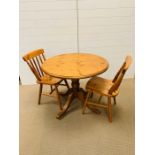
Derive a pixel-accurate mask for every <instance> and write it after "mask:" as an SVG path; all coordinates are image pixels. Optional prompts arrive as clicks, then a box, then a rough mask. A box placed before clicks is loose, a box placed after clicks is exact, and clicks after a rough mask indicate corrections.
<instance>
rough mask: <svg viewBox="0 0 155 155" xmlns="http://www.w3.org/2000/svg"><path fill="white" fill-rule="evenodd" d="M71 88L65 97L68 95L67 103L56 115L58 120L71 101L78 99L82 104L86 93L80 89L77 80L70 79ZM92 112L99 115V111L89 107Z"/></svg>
mask: <svg viewBox="0 0 155 155" xmlns="http://www.w3.org/2000/svg"><path fill="white" fill-rule="evenodd" d="M71 85H72V88H70V89H69V90H68V91H67V93H65V95H68V98H67V101H66V103H65V104H64V106H63V108H62V110H61V111H60V112H59V113H58V114H57V116H56V118H58V119H60V118H61V117H62V116H63V115H64V114H65V113H66V112H67V110H68V109H69V107H70V105H71V103H72V101H73V100H74V99H75V98H78V99H79V100H80V101H82V103H83V104H84V101H85V96H86V92H85V91H84V89H83V88H80V83H79V79H72V84H71ZM88 108H89V109H90V110H92V111H93V112H95V113H97V114H99V113H100V111H99V110H97V109H94V108H91V107H88Z"/></svg>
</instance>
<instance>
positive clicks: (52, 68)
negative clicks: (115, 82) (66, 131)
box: [42, 53, 109, 118]
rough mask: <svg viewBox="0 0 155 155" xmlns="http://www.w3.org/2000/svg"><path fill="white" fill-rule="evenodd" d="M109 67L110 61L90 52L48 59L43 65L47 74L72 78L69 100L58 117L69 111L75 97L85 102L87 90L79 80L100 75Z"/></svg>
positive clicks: (68, 94)
mask: <svg viewBox="0 0 155 155" xmlns="http://www.w3.org/2000/svg"><path fill="white" fill-rule="evenodd" d="M108 67H109V64H108V61H107V60H106V59H105V58H103V57H101V56H98V55H95V54H90V53H67V54H61V55H57V56H54V57H51V58H49V59H47V60H46V61H45V62H44V63H43V65H42V70H43V71H44V72H45V73H46V74H48V75H50V76H53V77H57V78H61V79H70V80H71V88H70V89H69V90H68V91H67V93H66V94H67V96H68V97H67V101H66V102H65V104H64V106H63V109H62V110H61V111H60V112H59V113H58V114H57V118H61V117H62V116H63V115H64V114H65V113H66V112H67V110H68V109H69V107H70V105H71V102H72V101H73V99H74V98H78V99H79V100H80V101H82V103H84V100H85V96H86V92H85V90H84V89H83V88H81V87H80V83H79V80H80V79H85V78H90V77H93V76H96V75H99V74H101V73H103V72H105V71H106V70H107V69H108ZM89 108H90V107H89ZM90 109H91V110H93V109H92V108H90Z"/></svg>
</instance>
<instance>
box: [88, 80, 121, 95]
mask: <svg viewBox="0 0 155 155" xmlns="http://www.w3.org/2000/svg"><path fill="white" fill-rule="evenodd" d="M113 84H114V83H113V82H112V80H107V79H104V78H101V77H93V78H91V79H90V80H89V81H88V82H87V85H86V89H87V90H88V91H91V92H96V93H99V94H101V95H106V96H116V95H118V93H119V91H115V92H113V94H109V90H110V88H111V87H112V86H113Z"/></svg>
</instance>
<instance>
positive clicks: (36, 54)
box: [23, 49, 46, 81]
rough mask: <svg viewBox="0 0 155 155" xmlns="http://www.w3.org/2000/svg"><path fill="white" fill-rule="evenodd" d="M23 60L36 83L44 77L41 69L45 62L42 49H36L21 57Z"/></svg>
mask: <svg viewBox="0 0 155 155" xmlns="http://www.w3.org/2000/svg"><path fill="white" fill-rule="evenodd" d="M23 60H24V61H26V63H27V64H28V66H29V67H30V69H31V71H32V72H33V73H34V75H35V77H36V78H37V80H38V81H40V80H41V77H42V76H44V72H43V71H42V69H41V65H42V63H43V62H44V61H45V60H46V58H45V56H44V50H43V49H37V50H34V51H31V52H29V53H27V54H26V55H25V56H23Z"/></svg>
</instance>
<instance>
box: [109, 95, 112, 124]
mask: <svg viewBox="0 0 155 155" xmlns="http://www.w3.org/2000/svg"><path fill="white" fill-rule="evenodd" d="M108 117H109V122H112V104H111V97H108Z"/></svg>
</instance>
